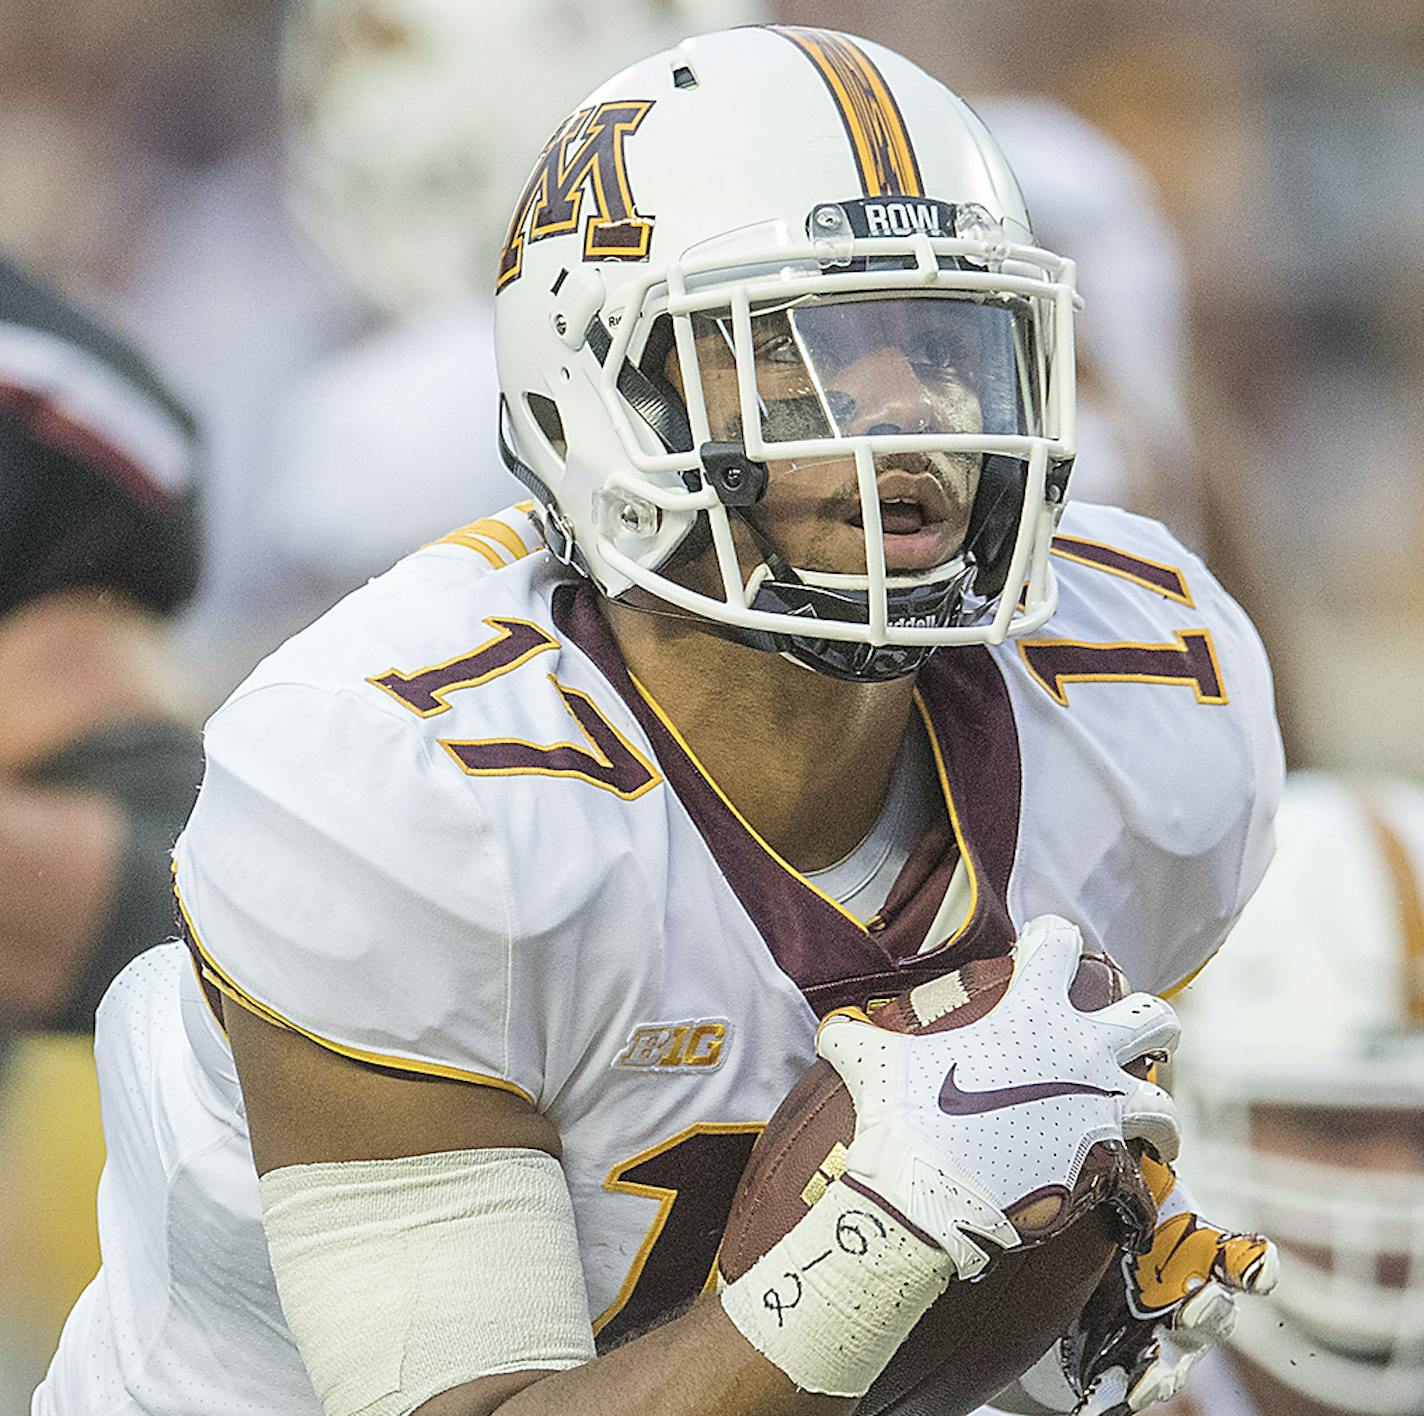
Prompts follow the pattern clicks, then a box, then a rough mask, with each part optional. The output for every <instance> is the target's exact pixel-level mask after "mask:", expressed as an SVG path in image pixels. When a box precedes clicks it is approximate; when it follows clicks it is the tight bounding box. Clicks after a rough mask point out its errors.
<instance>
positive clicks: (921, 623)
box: [890, 615, 939, 629]
mask: <svg viewBox="0 0 1424 1416" xmlns="http://www.w3.org/2000/svg"><path fill="white" fill-rule="evenodd" d="M890 623H891V624H892V625H893V626H894V627H895V628H896V629H936V628H937V627H938V626H939V621H938V620H937V619H936V618H935V617H934V616H933V615H910V616H908V617H907V618H906V619H896V620H891V621H890Z"/></svg>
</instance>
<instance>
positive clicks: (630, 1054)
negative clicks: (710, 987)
mask: <svg viewBox="0 0 1424 1416" xmlns="http://www.w3.org/2000/svg"><path fill="white" fill-rule="evenodd" d="M731 1030H732V1025H731V1023H729V1022H728V1021H727V1019H726V1018H693V1019H689V1020H688V1021H687V1022H684V1023H642V1024H640V1025H639V1026H638V1027H636V1028H634V1029H633V1031H632V1032H631V1033H629V1034H628V1043H627V1046H626V1047H625V1048H624V1049H623V1051H622V1052H620V1053H619V1054H618V1056H617V1057H615V1058H614V1059H613V1066H615V1067H619V1068H624V1067H633V1068H637V1069H639V1070H641V1071H656V1072H662V1073H667V1072H670V1071H672V1070H673V1069H678V1070H682V1069H685V1068H688V1067H693V1068H697V1069H699V1070H701V1071H704V1072H710V1071H713V1070H714V1069H716V1068H718V1067H720V1066H721V1065H722V1052H723V1049H724V1048H725V1047H726V1044H727V1034H728V1033H729V1032H731Z"/></svg>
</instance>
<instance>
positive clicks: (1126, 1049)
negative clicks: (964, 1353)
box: [816, 915, 1178, 1278]
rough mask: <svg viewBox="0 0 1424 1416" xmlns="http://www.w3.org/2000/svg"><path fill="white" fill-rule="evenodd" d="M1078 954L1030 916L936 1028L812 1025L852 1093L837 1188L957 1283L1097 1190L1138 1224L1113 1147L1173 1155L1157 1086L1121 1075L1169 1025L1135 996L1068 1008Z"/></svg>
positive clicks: (1138, 1196) (1137, 1182)
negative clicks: (995, 975) (873, 1208)
mask: <svg viewBox="0 0 1424 1416" xmlns="http://www.w3.org/2000/svg"><path fill="white" fill-rule="evenodd" d="M1082 953H1083V940H1082V936H1081V935H1080V934H1079V932H1078V930H1077V929H1076V928H1075V927H1074V926H1073V925H1071V924H1069V923H1068V922H1067V921H1066V920H1064V919H1060V918H1058V917H1057V916H1055V915H1044V916H1041V917H1040V918H1038V919H1036V920H1033V921H1032V922H1030V923H1029V924H1028V925H1026V926H1025V927H1024V929H1023V932H1022V933H1021V934H1020V936H1019V939H1018V942H1017V943H1016V944H1015V946H1014V956H1013V964H1014V969H1013V976H1012V979H1011V980H1010V982H1009V985H1008V988H1007V990H1006V992H1005V993H1004V994H1003V996H1002V997H1001V998H1000V999H999V1001H998V1002H996V1003H995V1004H994V1005H993V1007H992V1008H990V1009H989V1010H988V1011H987V1012H986V1013H984V1014H983V1015H982V1016H979V1017H977V1018H976V1019H975V1020H974V1021H969V1022H963V1023H959V1022H956V1020H955V1013H954V1008H955V1001H954V1000H952V999H946V1005H945V1008H944V1016H945V1023H946V1027H945V1030H944V1031H932V1030H931V1031H923V1032H919V1033H913V1034H909V1033H898V1032H892V1031H890V1030H888V1029H886V1028H879V1027H876V1026H874V1025H873V1024H872V1023H870V1022H869V1021H868V1020H864V1019H856V1018H854V1017H852V1016H849V1015H847V1014H832V1015H831V1017H829V1018H828V1019H827V1020H826V1021H825V1022H824V1023H823V1024H822V1025H821V1030H820V1033H819V1035H818V1037H817V1042H816V1050H817V1051H818V1052H819V1053H820V1055H821V1056H822V1057H824V1058H826V1059H827V1061H829V1062H830V1063H831V1065H832V1066H833V1067H835V1069H836V1070H837V1071H838V1072H839V1073H840V1075H841V1078H842V1079H843V1080H844V1082H845V1084H846V1086H847V1088H848V1089H849V1091H850V1094H851V1099H852V1100H853V1102H854V1103H855V1112H856V1129H855V1138H854V1140H853V1142H852V1143H851V1145H850V1147H849V1149H848V1151H847V1153H846V1168H845V1175H846V1177H847V1179H848V1181H849V1183H851V1184H852V1185H853V1186H854V1187H856V1188H859V1189H861V1190H862V1191H863V1192H864V1193H866V1194H867V1195H868V1196H869V1197H871V1198H873V1199H875V1200H878V1201H879V1202H880V1203H881V1204H882V1205H884V1206H886V1207H888V1208H890V1209H891V1210H892V1212H896V1211H898V1213H899V1214H900V1215H902V1216H904V1217H905V1218H906V1219H908V1220H909V1222H910V1223H911V1225H913V1226H914V1227H915V1228H916V1229H918V1230H919V1231H921V1232H922V1233H923V1234H924V1235H926V1236H928V1237H929V1238H930V1239H931V1240H932V1241H933V1242H934V1243H936V1244H938V1245H939V1246H940V1247H941V1248H943V1249H944V1250H945V1252H946V1253H947V1254H948V1255H949V1256H950V1259H951V1261H952V1263H953V1265H954V1268H955V1271H956V1273H957V1274H958V1276H959V1277H961V1278H968V1277H972V1276H973V1275H974V1274H976V1273H979V1272H980V1271H981V1270H982V1269H983V1268H984V1267H985V1265H986V1264H987V1263H988V1262H989V1258H990V1256H991V1254H992V1253H993V1252H995V1251H996V1250H997V1249H1009V1248H1014V1247H1017V1246H1018V1245H1019V1244H1020V1243H1022V1242H1024V1241H1026V1240H1040V1239H1044V1238H1047V1237H1049V1236H1050V1235H1052V1234H1056V1233H1058V1232H1060V1231H1061V1230H1062V1229H1063V1228H1065V1227H1066V1226H1067V1225H1068V1224H1069V1223H1070V1222H1071V1221H1072V1219H1074V1218H1076V1216H1077V1214H1078V1213H1079V1212H1080V1211H1081V1209H1082V1208H1084V1207H1085V1206H1087V1205H1091V1204H1097V1203H1101V1202H1103V1201H1104V1200H1107V1201H1108V1202H1110V1203H1113V1204H1114V1205H1115V1206H1116V1207H1117V1208H1118V1210H1119V1213H1120V1214H1121V1216H1122V1218H1123V1220H1124V1223H1125V1226H1126V1228H1127V1229H1128V1230H1129V1231H1136V1232H1139V1233H1142V1234H1145V1233H1146V1232H1147V1231H1148V1230H1149V1229H1150V1225H1151V1221H1152V1214H1153V1209H1152V1202H1151V1197H1150V1196H1149V1195H1148V1194H1147V1191H1146V1187H1145V1185H1144V1184H1143V1183H1142V1179H1141V1175H1140V1172H1139V1171H1138V1169H1137V1166H1136V1165H1135V1164H1134V1163H1133V1161H1132V1159H1131V1156H1130V1154H1129V1152H1128V1150H1127V1147H1126V1145H1125V1142H1126V1141H1127V1140H1130V1139H1145V1140H1147V1141H1149V1142H1150V1143H1151V1144H1152V1145H1153V1146H1154V1148H1155V1149H1157V1150H1158V1151H1159V1152H1161V1153H1163V1154H1167V1155H1175V1154H1176V1148H1177V1127H1176V1118H1175V1112H1174V1110H1173V1107H1172V1102H1171V1098H1170V1097H1168V1096H1167V1095H1166V1093H1165V1092H1163V1091H1162V1090H1161V1089H1160V1088H1159V1087H1157V1086H1155V1085H1154V1084H1152V1083H1151V1082H1150V1081H1146V1080H1144V1079H1143V1078H1142V1077H1139V1076H1135V1075H1133V1074H1132V1073H1130V1072H1128V1071H1127V1070H1125V1069H1126V1068H1127V1066H1128V1065H1129V1064H1131V1063H1133V1062H1136V1061H1138V1060H1140V1059H1143V1058H1145V1057H1150V1056H1160V1055H1162V1054H1164V1053H1168V1052H1170V1051H1171V1049H1172V1048H1173V1047H1174V1046H1175V1045H1176V1041H1177V1033H1178V1027H1177V1019H1176V1015H1175V1014H1174V1013H1173V1011H1172V1009H1171V1007H1170V1006H1169V1005H1168V1004H1166V1003H1164V1002H1163V1001H1162V1000H1161V999H1159V998H1154V997H1150V996H1148V995H1146V994H1142V993H1134V994H1130V995H1129V996H1128V997H1126V998H1124V999H1123V1000H1122V1001H1121V1002H1118V1003H1114V1004H1111V1005H1110V1006H1108V1007H1106V1008H1103V1009H1101V1010H1099V1011H1098V1012H1093V1013H1086V1012H1080V1011H1079V1010H1078V1008H1076V1007H1075V1006H1074V1005H1073V1003H1072V1002H1071V1001H1070V1000H1069V996H1068V990H1069V987H1070V985H1071V984H1072V981H1073V978H1074V975H1075V973H1076V972H1077V968H1078V963H1079V960H1080V958H1081V956H1082ZM960 1001H962V999H961V1000H960ZM972 1011H973V1010H961V1012H968V1013H972ZM1090 1151H1091V1154H1090ZM1085 1156H1086V1157H1087V1160H1086V1161H1085V1160H1084V1157H1085Z"/></svg>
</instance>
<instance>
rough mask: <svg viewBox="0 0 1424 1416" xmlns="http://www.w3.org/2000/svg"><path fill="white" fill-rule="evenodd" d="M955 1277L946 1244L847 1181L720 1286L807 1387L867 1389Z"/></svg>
mask: <svg viewBox="0 0 1424 1416" xmlns="http://www.w3.org/2000/svg"><path fill="white" fill-rule="evenodd" d="M953 1276H954V1269H953V1266H952V1264H951V1262H950V1259H949V1256H948V1255H947V1254H945V1252H944V1251H943V1250H942V1249H937V1248H935V1247H934V1246H933V1245H931V1244H928V1243H926V1242H925V1241H924V1239H922V1238H920V1237H919V1236H918V1235H917V1234H915V1233H913V1232H912V1231H911V1230H910V1229H908V1228H907V1227H906V1226H905V1225H904V1224H903V1223H901V1222H900V1221H899V1220H897V1219H895V1218H894V1217H893V1216H892V1215H890V1214H889V1213H887V1211H886V1210H885V1209H884V1208H882V1207H881V1206H880V1205H879V1204H877V1203H876V1202H875V1201H874V1200H872V1199H869V1198H868V1197H866V1196H865V1195H862V1194H861V1193H860V1192H859V1191H857V1190H855V1189H852V1188H851V1186H849V1185H848V1184H846V1183H845V1181H844V1180H843V1179H842V1180H836V1181H835V1182H834V1183H833V1184H831V1185H829V1186H828V1187H827V1188H826V1193H825V1194H824V1195H822V1196H821V1198H820V1199H819V1200H818V1201H817V1202H816V1203H815V1204H814V1205H813V1206H812V1207H811V1209H810V1212H809V1213H807V1214H806V1215H805V1216H804V1217H803V1218H802V1219H801V1220H800V1221H798V1222H797V1224H796V1225H795V1226H794V1227H793V1228H792V1229H791V1230H790V1231H789V1232H788V1233H786V1234H785V1235H783V1236H782V1237H781V1238H780V1239H778V1240H777V1242H776V1243H775V1244H773V1245H772V1247H771V1248H770V1249H768V1250H767V1252H766V1253H765V1254H763V1255H762V1257H761V1258H760V1259H758V1260H757V1261H756V1263H755V1264H753V1265H752V1267H751V1268H750V1269H748V1270H747V1272H746V1273H744V1274H743V1275H742V1276H741V1277H740V1278H739V1279H737V1280H736V1281H735V1282H734V1283H730V1284H728V1285H727V1287H726V1288H724V1289H723V1290H722V1307H723V1308H724V1309H725V1310H726V1313H727V1316H728V1317H729V1318H730V1319H731V1320H732V1322H733V1323H734V1324H735V1326H736V1328H737V1330H738V1331H739V1332H740V1333H741V1334H742V1336H743V1337H745V1338H746V1339H747V1341H748V1342H750V1343H751V1344H752V1346H753V1347H755V1348H756V1349H757V1351H758V1352H760V1353H761V1354H762V1355H763V1356H764V1357H766V1358H768V1359H769V1360H770V1361H772V1362H774V1363H775V1364H776V1365H777V1366H778V1367H780V1368H781V1370H782V1371H783V1372H785V1373H786V1375H787V1376H788V1377H790V1378H791V1380H792V1381H793V1382H795V1383H796V1385H797V1386H798V1387H800V1388H801V1389H802V1390H803V1391H812V1392H818V1393H821V1394H823V1395H826V1396H864V1395H865V1393H866V1392H867V1391H869V1390H870V1387H871V1383H873V1382H874V1381H875V1379H876V1377H878V1376H879V1375H880V1373H881V1372H882V1371H883V1370H884V1368H885V1365H886V1363H888V1362H889V1361H890V1359H891V1357H893V1356H894V1355H895V1351H896V1349H897V1348H898V1347H899V1346H900V1344H901V1343H902V1342H904V1340H905V1339H906V1338H907V1337H908V1336H909V1335H910V1329H911V1328H913V1327H914V1325H915V1324H916V1323H917V1322H918V1321H919V1320H920V1316H921V1315H922V1314H923V1313H924V1311H925V1309H926V1308H928V1307H929V1305H930V1304H931V1303H932V1302H934V1300H935V1299H936V1298H938V1297H939V1295H940V1294H941V1293H943V1292H944V1290H945V1288H946V1287H947V1286H948V1284H949V1281H950V1279H951V1278H952V1277H953Z"/></svg>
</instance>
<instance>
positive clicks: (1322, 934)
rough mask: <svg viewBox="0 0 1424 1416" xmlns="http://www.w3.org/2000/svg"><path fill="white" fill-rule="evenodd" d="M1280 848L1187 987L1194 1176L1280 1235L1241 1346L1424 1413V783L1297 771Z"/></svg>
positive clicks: (1296, 1379) (1393, 1413)
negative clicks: (1268, 1279)
mask: <svg viewBox="0 0 1424 1416" xmlns="http://www.w3.org/2000/svg"><path fill="white" fill-rule="evenodd" d="M1276 825H1277V831H1278V841H1279V845H1278V851H1277V855H1276V858H1275V860H1274V861H1273V863H1272V864H1271V866H1270V868H1269V870H1268V871H1267V872H1266V877H1265V880H1264V882H1263V883H1262V885H1261V888H1260V890H1259V891H1258V892H1257V894H1256V895H1255V896H1254V898H1253V899H1252V900H1251V902H1250V903H1249V904H1248V905H1247V907H1246V910H1245V912H1244V914H1243V915H1242V917H1241V920H1240V923H1239V924H1238V925H1237V926H1236V928H1235V930H1234V931H1233V932H1232V934H1231V937H1230V938H1229V939H1228V940H1227V943H1226V945H1225V947H1224V948H1223V950H1222V952H1221V955H1220V957H1219V958H1218V959H1216V960H1215V961H1214V962H1213V963H1212V964H1211V965H1210V966H1209V967H1208V968H1207V969H1206V971H1205V972H1204V973H1203V974H1202V976H1201V977H1200V979H1199V980H1197V982H1195V983H1194V984H1192V986H1191V987H1190V988H1188V989H1187V990H1186V991H1185V992H1184V993H1183V994H1182V995H1181V996H1180V997H1179V998H1177V999H1175V1000H1174V1001H1175V1002H1176V1003H1177V1005H1178V1008H1179V1011H1180V1012H1181V1015H1182V1029H1183V1030H1182V1043H1181V1047H1180V1049H1179V1051H1178V1053H1177V1057H1176V1059H1175V1064H1174V1090H1175V1092H1176V1096H1177V1101H1178V1105H1179V1107H1180V1108H1181V1111H1182V1116H1183V1132H1184V1139H1183V1146H1182V1155H1183V1167H1182V1168H1183V1173H1184V1176H1185V1177H1186V1179H1187V1180H1188V1182H1189V1183H1190V1184H1191V1186H1192V1189H1193V1191H1194V1192H1195V1194H1196V1195H1197V1198H1198V1199H1199V1200H1200V1202H1201V1204H1202V1207H1203V1209H1204V1210H1205V1211H1206V1212H1207V1213H1210V1214H1211V1215H1212V1216H1213V1218H1216V1219H1219V1220H1220V1221H1222V1222H1225V1223H1229V1224H1231V1225H1232V1226H1234V1227H1239V1228H1244V1229H1259V1230H1261V1231H1262V1232H1263V1233H1266V1234H1269V1235H1270V1236H1271V1238H1273V1239H1274V1240H1275V1241H1276V1242H1277V1244H1278V1245H1279V1247H1280V1251H1281V1280H1280V1284H1279V1286H1278V1287H1277V1289H1276V1290H1275V1292H1274V1293H1273V1294H1272V1295H1271V1296H1270V1297H1269V1298H1268V1299H1265V1300H1263V1301H1261V1302H1251V1303H1243V1304H1242V1305H1241V1308H1240V1323H1239V1326H1238V1328H1237V1331H1236V1336H1235V1338H1234V1343H1235V1345H1236V1347H1237V1348H1238V1349H1239V1351H1240V1353H1241V1355H1242V1357H1243V1358H1245V1359H1246V1360H1248V1361H1250V1362H1255V1363H1258V1364H1259V1365H1261V1366H1263V1367H1265V1368H1266V1369H1267V1370H1268V1371H1269V1372H1271V1373H1272V1374H1273V1375H1274V1376H1275V1377H1276V1378H1277V1379H1278V1380H1280V1381H1282V1382H1284V1383H1286V1384H1287V1385H1288V1386H1290V1387H1293V1388H1295V1389H1296V1390H1298V1391H1301V1392H1303V1393H1305V1394H1306V1395H1309V1396H1311V1397H1313V1398H1314V1399H1315V1400H1317V1401H1323V1402H1325V1403H1327V1404H1328V1405H1330V1406H1331V1407H1338V1408H1339V1409H1340V1410H1342V1411H1352V1412H1368V1413H1374V1416H1418V1413H1420V1412H1424V789H1421V788H1420V787H1418V786H1414V785H1412V784H1409V783H1404V782H1394V781H1390V782H1380V783H1376V784H1360V785H1351V784H1347V783H1345V782H1342V781H1339V780H1336V779H1333V778H1329V777H1323V776H1310V775H1296V776H1293V777H1292V778H1290V779H1288V781H1287V784H1286V791H1285V796H1284V799H1283V800H1282V803H1281V810H1280V815H1279V816H1278V817H1277V821H1276Z"/></svg>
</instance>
